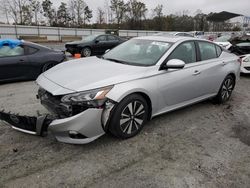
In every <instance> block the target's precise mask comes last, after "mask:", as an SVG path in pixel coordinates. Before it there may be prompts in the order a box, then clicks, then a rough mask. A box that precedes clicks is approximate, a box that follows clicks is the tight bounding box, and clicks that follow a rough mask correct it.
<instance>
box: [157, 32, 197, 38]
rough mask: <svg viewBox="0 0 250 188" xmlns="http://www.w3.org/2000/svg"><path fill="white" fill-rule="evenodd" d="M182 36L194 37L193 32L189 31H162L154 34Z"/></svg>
mask: <svg viewBox="0 0 250 188" xmlns="http://www.w3.org/2000/svg"><path fill="white" fill-rule="evenodd" d="M169 35H170V36H171V35H172V36H181V37H194V36H193V34H192V33H188V32H160V33H156V34H154V36H169Z"/></svg>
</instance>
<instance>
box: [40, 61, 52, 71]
mask: <svg viewBox="0 0 250 188" xmlns="http://www.w3.org/2000/svg"><path fill="white" fill-rule="evenodd" d="M53 66H54V63H46V64H45V65H44V66H43V67H42V73H43V72H45V71H47V70H49V69H51V68H52V67H53Z"/></svg>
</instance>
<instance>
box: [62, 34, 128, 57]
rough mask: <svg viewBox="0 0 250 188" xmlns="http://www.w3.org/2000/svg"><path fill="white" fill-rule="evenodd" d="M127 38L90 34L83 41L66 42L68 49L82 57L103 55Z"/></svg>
mask: <svg viewBox="0 0 250 188" xmlns="http://www.w3.org/2000/svg"><path fill="white" fill-rule="evenodd" d="M124 41H126V39H123V38H120V37H118V36H116V35H109V34H103V35H89V36H87V37H85V38H84V39H83V40H81V41H74V42H69V43H66V44H65V48H66V51H67V52H69V53H71V54H72V55H73V56H74V55H75V54H81V56H82V57H89V56H92V55H102V54H104V53H105V51H106V50H108V49H112V48H114V47H115V46H117V45H119V44H121V43H123V42H124Z"/></svg>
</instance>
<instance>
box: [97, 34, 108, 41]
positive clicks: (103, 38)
mask: <svg viewBox="0 0 250 188" xmlns="http://www.w3.org/2000/svg"><path fill="white" fill-rule="evenodd" d="M97 40H98V41H100V42H106V41H107V38H106V36H105V35H102V36H100V37H98V38H97Z"/></svg>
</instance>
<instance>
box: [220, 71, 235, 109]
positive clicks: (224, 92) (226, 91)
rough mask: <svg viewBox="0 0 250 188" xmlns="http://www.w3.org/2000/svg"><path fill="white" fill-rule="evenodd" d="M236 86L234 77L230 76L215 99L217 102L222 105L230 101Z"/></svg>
mask: <svg viewBox="0 0 250 188" xmlns="http://www.w3.org/2000/svg"><path fill="white" fill-rule="evenodd" d="M234 86H235V79H234V77H233V76H232V75H228V76H227V77H226V78H225V79H224V81H223V83H222V85H221V88H220V91H219V93H218V94H217V96H216V97H215V102H217V103H219V104H222V103H224V102H226V101H228V100H229V99H230V97H231V95H232V92H233V89H234Z"/></svg>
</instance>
